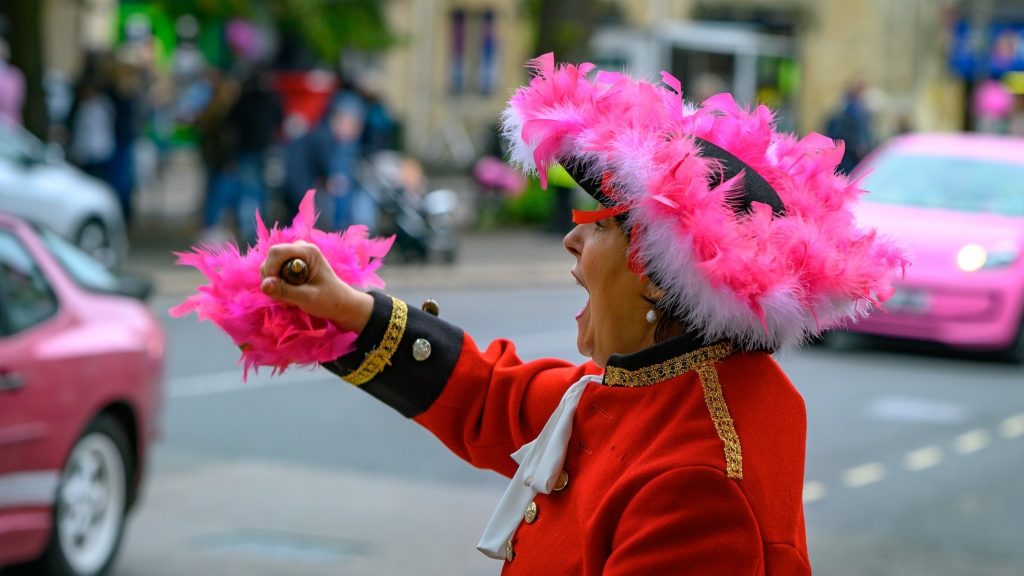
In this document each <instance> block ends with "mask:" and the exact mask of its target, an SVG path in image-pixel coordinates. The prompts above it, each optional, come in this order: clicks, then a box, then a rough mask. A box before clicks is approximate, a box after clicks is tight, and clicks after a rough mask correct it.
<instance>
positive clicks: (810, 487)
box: [804, 482, 827, 504]
mask: <svg viewBox="0 0 1024 576" xmlns="http://www.w3.org/2000/svg"><path fill="white" fill-rule="evenodd" d="M826 493H827V490H826V489H825V485H824V484H823V483H821V482H807V483H806V484H804V504H810V503H811V502H817V501H818V500H821V499H822V498H824V497H825V494H826Z"/></svg>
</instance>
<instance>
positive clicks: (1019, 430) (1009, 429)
mask: <svg viewBox="0 0 1024 576" xmlns="http://www.w3.org/2000/svg"><path fill="white" fill-rule="evenodd" d="M999 433H1000V434H1002V435H1003V438H1006V439H1007V440H1009V439H1011V438H1020V437H1021V436H1024V414H1014V415H1013V416H1010V417H1009V418H1007V419H1006V420H1003V422H1002V423H1001V424H1000V425H999Z"/></svg>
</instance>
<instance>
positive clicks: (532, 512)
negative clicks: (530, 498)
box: [523, 502, 537, 524]
mask: <svg viewBox="0 0 1024 576" xmlns="http://www.w3.org/2000/svg"><path fill="white" fill-rule="evenodd" d="M523 520H525V521H526V523H527V524H533V523H534V522H535V521H536V520H537V503H536V502H530V505H529V506H527V507H526V513H525V514H523Z"/></svg>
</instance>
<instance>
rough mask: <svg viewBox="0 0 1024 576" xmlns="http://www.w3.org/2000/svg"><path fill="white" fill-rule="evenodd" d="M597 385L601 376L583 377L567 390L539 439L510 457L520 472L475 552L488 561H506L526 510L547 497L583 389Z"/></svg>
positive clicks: (559, 463)
mask: <svg viewBox="0 0 1024 576" xmlns="http://www.w3.org/2000/svg"><path fill="white" fill-rule="evenodd" d="M600 381H601V376H584V377H583V378H582V379H580V381H579V382H577V383H575V384H573V385H572V386H570V387H569V389H568V390H566V391H565V394H564V395H563V396H562V400H561V401H560V402H559V403H558V407H557V408H555V411H554V412H552V413H551V417H550V418H548V421H547V423H546V424H544V428H543V429H542V430H541V431H540V435H539V436H537V438H536V439H535V440H534V441H533V442H530V443H528V444H524V445H523V447H522V448H520V449H519V450H517V451H516V452H515V453H514V454H512V459H513V460H515V461H516V462H517V463H518V464H519V469H518V470H516V473H515V476H513V477H512V481H511V482H509V485H508V488H506V489H505V494H503V495H502V497H501V501H500V502H499V503H498V507H497V508H496V509H495V510H494V514H492V515H491V519H490V521H488V522H487V526H486V527H485V528H484V533H483V535H482V536H481V537H480V543H478V544H477V545H476V549H477V550H479V551H481V552H483V553H484V554H486V555H487V556H490V557H491V558H495V559H498V560H502V559H504V558H505V543H506V542H508V540H509V538H511V537H512V534H513V533H514V532H515V531H516V528H517V527H518V526H519V523H520V522H521V521H522V519H523V513H524V512H525V511H526V507H527V506H528V505H529V504H530V502H531V501H532V500H533V499H534V498H535V497H536V496H537V494H538V493H541V494H550V493H551V489H552V488H553V487H554V485H555V481H556V480H557V479H558V475H559V474H560V473H561V472H562V464H564V463H565V452H566V448H567V447H568V446H569V436H571V435H572V420H573V416H575V414H576V407H577V406H578V405H579V402H580V396H582V395H583V389H584V388H585V387H586V385H587V384H589V383H590V382H600Z"/></svg>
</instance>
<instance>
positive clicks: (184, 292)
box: [134, 262, 572, 299]
mask: <svg viewBox="0 0 1024 576" xmlns="http://www.w3.org/2000/svg"><path fill="white" fill-rule="evenodd" d="M179 268H180V269H172V270H149V271H146V270H139V269H138V268H136V269H135V270H134V271H135V272H136V273H139V274H141V275H143V276H145V277H147V278H149V279H151V280H153V282H154V284H155V289H154V292H153V297H154V299H156V298H163V299H176V298H185V297H187V296H189V295H191V294H194V293H195V292H196V289H197V288H198V287H199V286H202V285H204V284H206V283H207V280H206V277H205V276H203V275H202V274H201V273H199V272H198V271H196V270H193V269H186V268H184V267H179ZM570 268H571V266H570V264H568V263H558V264H556V263H548V262H544V263H539V264H531V265H498V264H496V265H476V266H466V267H463V268H459V267H458V266H455V267H445V266H440V265H438V266H433V265H431V266H404V267H397V266H396V267H391V268H383V269H381V271H380V277H381V279H383V280H384V283H385V284H386V286H387V287H388V288H389V289H392V290H394V289H404V290H418V289H445V290H458V289H465V290H484V289H503V288H525V287H570V286H572V278H571V276H570V275H569V269H570Z"/></svg>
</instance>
